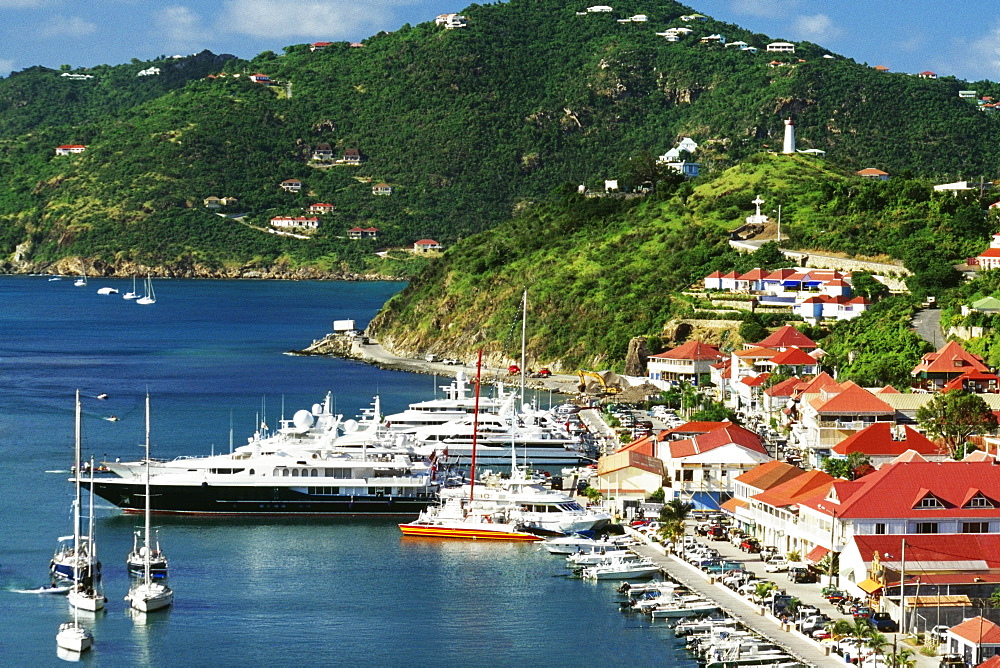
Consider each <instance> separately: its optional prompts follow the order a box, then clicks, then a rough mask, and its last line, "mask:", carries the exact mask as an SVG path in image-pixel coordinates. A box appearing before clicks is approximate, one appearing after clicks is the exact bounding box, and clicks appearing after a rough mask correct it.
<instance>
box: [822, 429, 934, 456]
mask: <svg viewBox="0 0 1000 668" xmlns="http://www.w3.org/2000/svg"><path fill="white" fill-rule="evenodd" d="M903 435H904V437H905V438H903V439H901V440H898V441H897V440H893V438H892V425H890V424H889V423H888V422H876V423H875V424H873V425H872V426H870V427H865V428H864V429H862V430H861V431H859V432H856V433H854V434H851V435H850V436H848V437H847V438H845V439H844V440H843V441H841V442H840V443H838V444H837V445H835V446H834V447H833V452H836V453H837V454H838V455H848V454H850V453H852V452H862V453H864V454H866V455H882V456H885V455H893V456H894V455H901V454H903V453H904V452H906V451H907V450H913V451H914V452H917V453H919V454H922V455H936V454H941V446H939V445H938V444H936V443H935V442H934V441H932V440H930V439H929V438H927V437H926V436H924V435H923V434H921V433H920V432H918V431H915V430H913V429H911V428H910V427H908V426H904V427H903Z"/></svg>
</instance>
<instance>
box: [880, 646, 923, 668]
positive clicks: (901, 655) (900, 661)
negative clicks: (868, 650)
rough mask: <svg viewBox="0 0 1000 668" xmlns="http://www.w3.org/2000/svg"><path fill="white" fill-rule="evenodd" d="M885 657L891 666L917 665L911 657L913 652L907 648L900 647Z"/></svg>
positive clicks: (907, 667) (906, 667)
mask: <svg viewBox="0 0 1000 668" xmlns="http://www.w3.org/2000/svg"><path fill="white" fill-rule="evenodd" d="M886 658H887V659H888V660H889V665H890V666H892V668H912V667H913V666H915V665H917V662H916V660H915V659H914V658H913V652H912V651H910V650H908V649H901V650H899V651H898V652H895V653H892V654H888V655H887V656H886Z"/></svg>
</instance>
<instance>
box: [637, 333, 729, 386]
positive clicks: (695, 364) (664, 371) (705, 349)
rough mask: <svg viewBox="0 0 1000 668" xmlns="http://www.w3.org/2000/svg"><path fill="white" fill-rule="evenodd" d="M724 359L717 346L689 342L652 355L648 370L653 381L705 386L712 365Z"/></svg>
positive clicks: (647, 364)
mask: <svg viewBox="0 0 1000 668" xmlns="http://www.w3.org/2000/svg"><path fill="white" fill-rule="evenodd" d="M723 357H724V355H723V354H722V353H721V352H719V349H718V348H716V347H715V346H710V345H708V344H707V343H702V342H701V341H688V342H687V343H684V344H682V345H680V346H677V347H676V348H672V349H670V350H668V351H666V352H662V353H658V354H656V355H650V356H649V359H648V361H647V363H646V368H647V369H648V374H649V379H650V380H652V381H667V382H669V383H679V382H686V383H691V384H692V385H705V384H707V382H708V379H709V376H710V375H711V365H712V364H713V363H716V362H718V361H719V360H721V359H722V358H723ZM661 389H663V386H661Z"/></svg>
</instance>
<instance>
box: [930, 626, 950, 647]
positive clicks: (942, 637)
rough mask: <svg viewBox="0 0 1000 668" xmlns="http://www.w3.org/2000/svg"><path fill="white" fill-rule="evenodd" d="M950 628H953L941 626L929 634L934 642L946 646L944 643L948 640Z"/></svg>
mask: <svg viewBox="0 0 1000 668" xmlns="http://www.w3.org/2000/svg"><path fill="white" fill-rule="evenodd" d="M950 628H951V627H950V626H948V625H947V624H939V625H937V626H935V627H934V628H932V629H931V630H930V631H928V633H929V634H930V636H931V639H932V640H934V641H935V642H937V643H939V644H944V642H945V641H946V640H948V629H950Z"/></svg>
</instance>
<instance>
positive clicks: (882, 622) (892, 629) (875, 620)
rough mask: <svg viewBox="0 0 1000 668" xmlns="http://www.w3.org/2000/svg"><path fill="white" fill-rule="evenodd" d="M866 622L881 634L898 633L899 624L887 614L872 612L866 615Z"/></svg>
mask: <svg viewBox="0 0 1000 668" xmlns="http://www.w3.org/2000/svg"><path fill="white" fill-rule="evenodd" d="M868 620H869V621H870V622H871V623H872V626H874V627H875V629H876V630H877V631H881V632H882V633H897V632H898V631H899V624H897V623H896V620H894V619H893V618H892V617H890V616H889V613H888V612H872V613H871V614H870V615H868Z"/></svg>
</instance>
